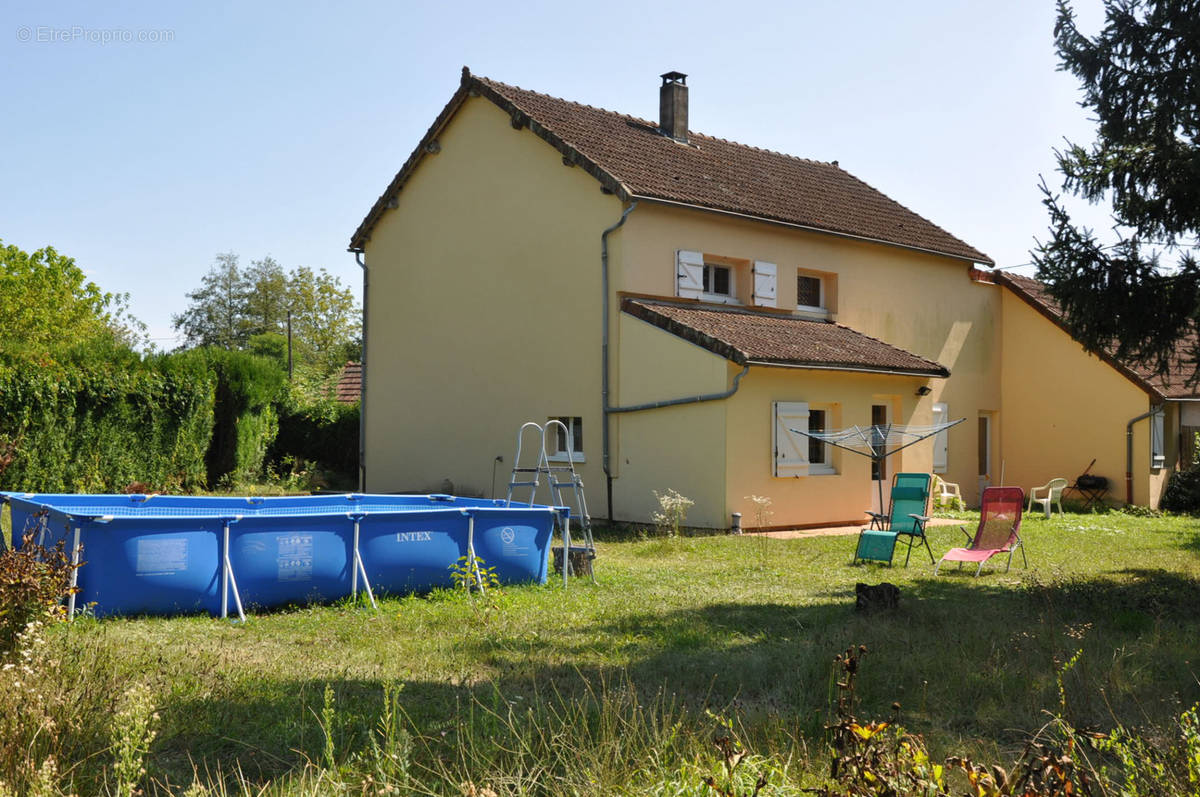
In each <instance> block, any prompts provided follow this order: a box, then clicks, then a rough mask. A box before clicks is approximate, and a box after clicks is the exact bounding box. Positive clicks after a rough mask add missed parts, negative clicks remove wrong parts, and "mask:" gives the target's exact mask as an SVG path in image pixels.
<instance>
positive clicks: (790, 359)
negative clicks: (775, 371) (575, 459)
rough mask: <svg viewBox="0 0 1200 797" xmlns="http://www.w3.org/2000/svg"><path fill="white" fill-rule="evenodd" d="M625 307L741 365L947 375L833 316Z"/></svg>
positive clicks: (690, 306)
mask: <svg viewBox="0 0 1200 797" xmlns="http://www.w3.org/2000/svg"><path fill="white" fill-rule="evenodd" d="M621 310H622V311H623V312H626V313H628V314H629V315H631V316H633V317H635V318H640V319H641V320H643V321H645V322H647V323H650V324H653V325H654V326H656V327H659V328H660V329H663V330H666V331H667V332H670V333H671V334H673V335H677V336H679V337H681V338H683V339H685V340H688V341H690V342H692V343H695V344H696V345H697V346H701V347H703V348H705V349H708V350H709V351H711V352H713V353H715V354H719V355H721V356H722V357H725V358H726V359H728V360H731V361H733V362H735V363H738V364H739V365H745V364H746V363H748V362H752V363H763V364H769V365H788V366H799V367H805V368H814V369H818V370H829V371H885V372H888V373H895V374H906V375H915V376H935V377H947V376H949V375H950V372H949V371H948V370H947V369H946V368H945V366H942V365H939V364H938V363H935V362H933V361H932V360H927V359H925V358H924V357H918V356H917V355H915V354H912V353H911V352H907V351H905V350H904V349H899V348H896V347H895V346H892V345H889V344H887V343H884V342H883V341H881V340H876V339H875V338H872V337H869V336H868V335H864V334H862V333H861V332H855V331H854V330H853V329H851V328H850V327H847V326H843V325H841V324H834V323H832V322H829V321H810V320H807V319H803V318H797V317H796V316H793V315H788V314H783V313H777V312H768V311H761V310H759V311H756V310H750V309H746V308H730V307H728V306H724V305H712V304H706V303H703V302H698V301H687V300H680V301H677V302H665V301H660V300H655V299H643V298H632V297H626V298H624V299H622V301H621Z"/></svg>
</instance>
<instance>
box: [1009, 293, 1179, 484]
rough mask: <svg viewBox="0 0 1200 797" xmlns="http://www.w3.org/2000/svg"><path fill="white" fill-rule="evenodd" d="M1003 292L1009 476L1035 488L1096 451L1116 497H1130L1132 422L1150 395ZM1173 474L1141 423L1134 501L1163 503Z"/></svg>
mask: <svg viewBox="0 0 1200 797" xmlns="http://www.w3.org/2000/svg"><path fill="white" fill-rule="evenodd" d="M1002 293H1003V313H1004V351H1003V357H1002V360H1003V365H1002V369H1001V377H1002V380H1003V386H1004V387H1003V395H1002V401H1003V406H1004V414H1005V419H1006V423H1005V427H1004V441H1003V448H1004V454H1005V458H1006V472H1007V477H1006V480H1007V482H1008V483H1009V484H1015V485H1019V486H1020V487H1022V488H1024V489H1025V490H1026V491H1028V490H1029V489H1030V488H1031V487H1034V486H1038V485H1042V484H1045V483H1046V482H1048V481H1049V480H1050V479H1052V478H1056V477H1062V478H1065V479H1068V480H1069V481H1074V479H1075V477H1076V476H1078V475H1079V474H1080V473H1082V472H1083V470H1084V468H1086V467H1087V466H1088V463H1089V462H1090V461H1091V459H1092V458H1093V457H1095V458H1096V464H1095V465H1094V466H1092V469H1091V471H1090V472H1091V473H1094V474H1098V475H1101V476H1105V477H1107V478H1108V480H1109V484H1110V489H1111V491H1112V492H1111V493H1110V495H1109V499H1110V500H1116V501H1124V500H1125V451H1126V449H1125V439H1126V438H1125V430H1126V424H1127V423H1128V422H1129V420H1130V419H1131V418H1134V417H1135V416H1137V415H1140V414H1142V413H1143V412H1146V411H1147V410H1149V409H1150V399H1149V397H1148V396H1147V394H1146V393H1145V391H1143V390H1142V389H1141V388H1139V387H1137V386H1136V385H1135V384H1133V383H1132V382H1131V381H1130V380H1129V379H1127V378H1125V377H1124V376H1122V375H1121V374H1120V373H1118V372H1117V371H1116V370H1115V369H1114V368H1112V367H1111V366H1109V365H1108V364H1107V363H1105V362H1103V361H1102V360H1100V359H1098V358H1096V357H1094V356H1092V355H1090V354H1088V353H1087V352H1085V351H1083V349H1082V348H1081V347H1080V345H1079V344H1078V343H1076V342H1075V341H1074V340H1073V339H1072V338H1071V337H1070V336H1069V335H1067V334H1066V333H1065V332H1064V331H1062V329H1060V328H1059V327H1058V326H1057V325H1055V324H1054V323H1052V322H1051V321H1050V320H1049V319H1047V318H1045V317H1044V316H1042V315H1041V314H1039V313H1038V312H1037V311H1035V310H1034V309H1033V308H1031V307H1030V306H1029V305H1028V304H1026V303H1025V302H1024V301H1023V300H1021V299H1020V298H1018V297H1017V296H1015V295H1014V294H1013V293H1012V292H1011V291H1009V290H1004V291H1003V292H1002ZM1171 427H1172V424H1171V423H1170V419H1168V423H1167V429H1170V428H1171ZM1172 436H1173V435H1172V434H1171V433H1170V432H1168V434H1167V439H1168V441H1170V440H1171V438H1172ZM1169 448H1170V449H1172V450H1173V448H1174V447H1173V446H1172V445H1169ZM1171 461H1173V459H1172V457H1171V456H1170V452H1168V462H1171ZM1166 472H1167V471H1166V469H1162V471H1153V472H1152V471H1151V470H1150V440H1149V423H1148V422H1147V421H1144V420H1143V421H1140V422H1139V423H1137V424H1135V425H1134V436H1133V473H1134V483H1133V501H1134V503H1136V504H1141V505H1153V506H1157V505H1158V499H1159V497H1160V492H1161V483H1162V480H1163V479H1164V478H1165V474H1166ZM1151 474H1153V475H1151Z"/></svg>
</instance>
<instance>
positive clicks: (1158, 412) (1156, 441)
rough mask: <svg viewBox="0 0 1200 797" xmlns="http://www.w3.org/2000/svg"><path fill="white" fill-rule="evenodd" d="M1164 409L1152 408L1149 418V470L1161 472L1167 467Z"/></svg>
mask: <svg viewBox="0 0 1200 797" xmlns="http://www.w3.org/2000/svg"><path fill="white" fill-rule="evenodd" d="M1166 415H1167V412H1166V408H1165V407H1163V406H1161V405H1160V406H1158V407H1155V408H1154V412H1153V414H1152V415H1151V416H1150V469H1151V470H1162V469H1163V468H1165V467H1166V466H1167V438H1166V422H1165V421H1166Z"/></svg>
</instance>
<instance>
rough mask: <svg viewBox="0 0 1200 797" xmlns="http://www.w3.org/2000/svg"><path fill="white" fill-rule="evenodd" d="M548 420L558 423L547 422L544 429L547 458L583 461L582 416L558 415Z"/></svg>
mask: <svg viewBox="0 0 1200 797" xmlns="http://www.w3.org/2000/svg"><path fill="white" fill-rule="evenodd" d="M550 420H551V421H558V422H559V423H551V424H549V428H548V429H547V430H546V431H547V432H548V434H547V435H546V453H547V455H548V456H549V458H550V459H558V460H563V461H567V460H568V459H569V460H571V461H573V462H583V461H584V459H583V418H581V417H579V416H578V415H558V416H555V417H552V418H550ZM560 423H561V424H562V425H561V426H560V425H559V424H560ZM564 427H566V428H564Z"/></svg>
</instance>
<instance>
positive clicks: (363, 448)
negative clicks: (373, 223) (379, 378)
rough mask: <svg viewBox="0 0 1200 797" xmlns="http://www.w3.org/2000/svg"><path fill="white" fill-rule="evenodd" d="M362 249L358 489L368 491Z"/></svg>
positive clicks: (356, 255) (358, 260) (359, 256)
mask: <svg viewBox="0 0 1200 797" xmlns="http://www.w3.org/2000/svg"><path fill="white" fill-rule="evenodd" d="M362 255H363V253H362V250H361V249H360V250H358V251H356V252H355V253H354V262H356V263H358V265H359V267H361V268H362V273H363V281H362V285H363V287H362V296H363V298H362V302H363V303H362V308H363V309H362V354H361V355H360V359H361V360H362V365H360V366H359V374H360V375H361V376H360V379H359V395H358V489H359V491H360V492H364V493H365V492H366V491H367V287H368V282H367V264H366V263H365V262H363V259H362Z"/></svg>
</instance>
